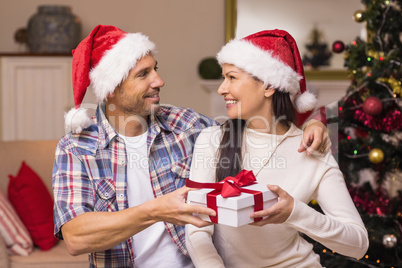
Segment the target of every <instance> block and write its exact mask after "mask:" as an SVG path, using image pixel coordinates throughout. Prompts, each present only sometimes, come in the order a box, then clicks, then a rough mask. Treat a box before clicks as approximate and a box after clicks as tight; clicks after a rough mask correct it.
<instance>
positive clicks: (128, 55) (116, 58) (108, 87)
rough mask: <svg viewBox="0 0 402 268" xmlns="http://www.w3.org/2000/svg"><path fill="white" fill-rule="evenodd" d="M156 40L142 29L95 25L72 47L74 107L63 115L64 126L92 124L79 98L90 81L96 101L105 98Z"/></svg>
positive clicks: (79, 127) (70, 128)
mask: <svg viewBox="0 0 402 268" xmlns="http://www.w3.org/2000/svg"><path fill="white" fill-rule="evenodd" d="M155 52H156V51H155V44H154V43H152V42H151V41H150V40H149V39H148V37H147V36H145V35H143V34H141V33H126V32H124V31H122V30H120V29H119V28H116V27H114V26H110V25H98V26H96V27H95V28H94V29H93V30H92V32H91V33H90V34H89V35H88V36H87V37H86V38H85V39H84V40H82V41H81V43H80V44H79V45H78V46H77V48H76V49H75V50H73V68H72V74H73V93H74V103H75V107H74V108H73V109H71V110H70V111H69V112H68V113H66V115H65V130H66V132H70V131H72V132H73V133H79V132H81V131H82V129H84V128H86V127H88V126H89V125H91V120H90V118H89V116H88V114H87V109H85V108H82V107H81V104H82V100H83V99H84V96H85V93H86V91H87V88H88V86H89V85H91V86H92V89H93V91H94V94H95V96H96V99H97V101H98V102H103V101H105V100H106V98H107V96H108V95H109V94H110V93H113V91H114V90H115V88H116V86H118V85H119V84H120V83H121V82H122V81H124V80H125V79H126V78H127V76H128V73H129V71H130V70H131V69H132V68H134V66H135V65H136V63H137V61H138V60H140V59H141V58H142V57H144V56H146V55H147V54H151V55H153V54H154V53H155Z"/></svg>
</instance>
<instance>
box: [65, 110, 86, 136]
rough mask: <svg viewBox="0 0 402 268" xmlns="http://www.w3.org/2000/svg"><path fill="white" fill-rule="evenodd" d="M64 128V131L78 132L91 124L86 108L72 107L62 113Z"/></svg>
mask: <svg viewBox="0 0 402 268" xmlns="http://www.w3.org/2000/svg"><path fill="white" fill-rule="evenodd" d="M64 122H65V124H64V130H65V131H66V133H68V132H70V131H71V132H73V133H80V132H82V130H83V129H84V128H86V127H89V126H90V125H91V122H92V121H91V119H90V118H89V115H88V109H86V108H78V109H75V108H72V109H71V110H70V111H68V112H67V113H65V114H64Z"/></svg>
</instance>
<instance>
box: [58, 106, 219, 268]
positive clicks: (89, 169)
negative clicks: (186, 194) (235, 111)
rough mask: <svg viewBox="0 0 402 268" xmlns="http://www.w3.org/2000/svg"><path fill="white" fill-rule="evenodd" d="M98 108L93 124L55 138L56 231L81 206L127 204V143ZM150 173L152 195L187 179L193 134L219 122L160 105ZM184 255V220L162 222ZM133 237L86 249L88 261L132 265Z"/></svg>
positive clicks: (151, 130) (152, 127) (151, 136)
mask: <svg viewBox="0 0 402 268" xmlns="http://www.w3.org/2000/svg"><path fill="white" fill-rule="evenodd" d="M104 109H105V108H104V105H101V106H99V107H98V108H97V111H96V115H95V116H94V118H93V119H92V120H93V124H92V125H91V126H90V127H88V128H86V129H85V130H83V131H82V132H81V133H79V134H71V133H68V134H67V135H66V136H64V137H63V138H62V139H61V140H60V141H59V143H58V145H57V148H56V158H55V163H54V168H53V192H54V200H55V209H54V223H55V235H56V236H57V237H58V238H60V239H62V238H63V236H62V233H61V229H60V228H61V226H62V225H63V224H65V223H66V222H68V221H69V220H71V219H73V218H75V217H77V216H78V215H81V214H83V213H85V212H92V211H108V212H113V211H121V210H124V209H127V208H128V201H127V192H126V189H127V169H126V163H127V156H126V150H125V144H124V141H123V139H122V138H121V137H119V136H118V134H117V133H116V132H115V130H114V129H113V128H112V126H111V125H110V124H109V122H108V120H107V119H106V117H105V114H104ZM148 124H149V125H148V138H147V145H148V156H149V170H150V179H151V184H152V186H153V191H154V195H155V197H158V196H161V195H163V194H167V193H169V192H172V191H174V190H176V189H177V188H180V187H182V186H184V185H185V180H186V179H187V178H188V176H189V169H190V165H191V159H192V154H193V147H194V143H195V140H196V138H197V136H198V134H199V133H200V131H201V130H202V129H204V128H205V127H208V126H211V125H216V124H217V123H216V122H215V121H213V120H211V119H209V118H207V117H205V116H203V115H201V114H198V113H195V112H194V111H192V110H191V109H183V108H177V107H167V106H162V107H161V108H160V109H159V111H158V113H157V114H156V115H151V116H150V120H149V122H148ZM165 226H166V229H167V231H168V232H169V234H170V235H171V236H172V238H173V240H174V241H175V243H176V245H177V246H178V247H179V248H180V250H181V251H182V252H183V254H186V255H187V249H186V247H185V241H184V226H177V225H173V224H170V223H165ZM133 256H134V255H133V247H132V241H131V239H128V240H126V241H125V242H123V243H121V244H119V245H117V246H115V247H114V248H112V249H109V250H106V251H103V252H96V253H91V254H89V263H90V267H97V266H100V267H104V266H105V267H133V266H134V263H133Z"/></svg>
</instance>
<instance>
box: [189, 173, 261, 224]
mask: <svg viewBox="0 0 402 268" xmlns="http://www.w3.org/2000/svg"><path fill="white" fill-rule="evenodd" d="M256 181H257V180H256V178H255V176H254V173H253V172H252V171H251V170H245V169H243V170H242V171H240V172H239V174H237V175H236V176H235V177H227V178H225V179H223V180H222V181H221V182H218V183H201V182H195V181H192V180H187V182H186V186H187V187H190V188H210V189H214V190H213V191H212V192H209V193H208V194H207V207H209V208H211V209H213V210H215V212H216V216H215V217H213V216H209V218H210V219H211V222H213V223H218V206H217V204H216V197H217V196H218V195H222V197H223V198H228V197H233V196H238V195H240V194H241V193H242V192H243V193H248V194H252V195H253V196H254V212H257V211H260V210H262V209H263V207H264V199H263V196H262V192H260V191H254V190H249V189H244V188H242V187H243V186H248V185H252V184H254V183H256ZM260 220H262V218H254V222H257V221H260Z"/></svg>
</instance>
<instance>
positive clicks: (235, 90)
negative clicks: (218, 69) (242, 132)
mask: <svg viewBox="0 0 402 268" xmlns="http://www.w3.org/2000/svg"><path fill="white" fill-rule="evenodd" d="M222 75H223V78H224V81H223V82H222V84H221V85H220V86H219V88H218V93H219V95H221V96H223V97H224V98H225V101H226V109H227V113H228V117H229V118H230V119H236V118H239V119H243V120H246V121H247V120H250V119H252V118H254V117H260V116H263V117H264V118H267V119H268V117H269V116H270V115H271V101H268V99H267V97H266V93H267V90H266V89H267V87H264V84H263V82H262V81H260V80H258V79H255V78H253V77H252V76H251V75H250V74H248V73H246V72H245V71H243V70H242V69H240V68H238V67H236V66H235V65H232V64H226V63H225V64H222Z"/></svg>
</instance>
